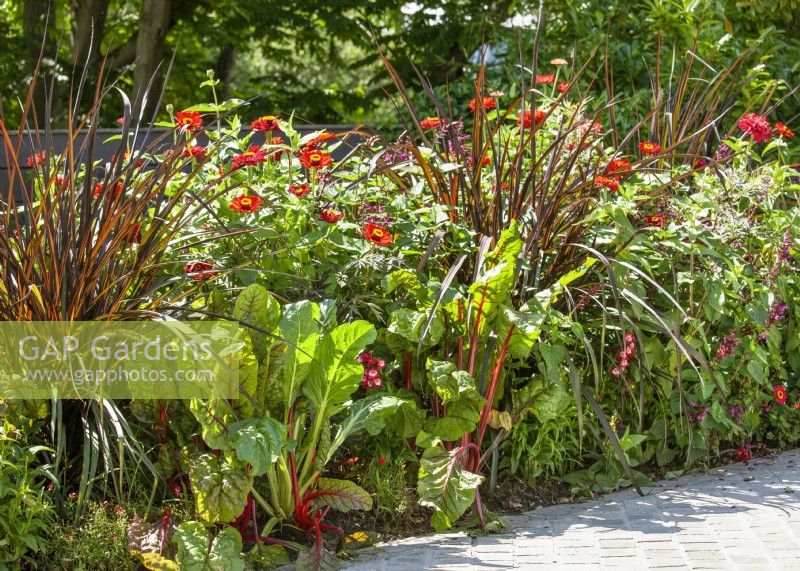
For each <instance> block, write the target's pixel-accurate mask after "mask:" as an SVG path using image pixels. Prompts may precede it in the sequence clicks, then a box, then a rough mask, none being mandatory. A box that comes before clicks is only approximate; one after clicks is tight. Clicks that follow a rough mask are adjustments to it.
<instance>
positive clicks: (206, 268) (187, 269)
mask: <svg viewBox="0 0 800 571" xmlns="http://www.w3.org/2000/svg"><path fill="white" fill-rule="evenodd" d="M213 270H214V264H212V263H211V262H189V263H188V264H186V265H185V266H184V267H183V271H184V273H185V274H186V275H187V276H189V277H190V278H192V279H193V280H195V281H198V282H199V281H203V280H207V279H211V278H213V277H214V276H216V275H217V272H215V271H213Z"/></svg>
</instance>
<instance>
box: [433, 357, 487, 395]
mask: <svg viewBox="0 0 800 571" xmlns="http://www.w3.org/2000/svg"><path fill="white" fill-rule="evenodd" d="M428 381H429V382H430V384H431V385H432V386H433V388H434V390H435V391H436V394H438V395H439V398H440V399H442V401H443V402H444V403H449V402H452V401H454V400H456V399H461V398H469V399H475V398H478V399H479V398H480V394H479V393H478V389H477V387H476V386H475V380H474V379H473V378H472V375H470V374H469V373H468V372H466V371H462V370H459V369H458V368H457V367H456V366H455V364H454V363H450V362H449V361H433V360H428Z"/></svg>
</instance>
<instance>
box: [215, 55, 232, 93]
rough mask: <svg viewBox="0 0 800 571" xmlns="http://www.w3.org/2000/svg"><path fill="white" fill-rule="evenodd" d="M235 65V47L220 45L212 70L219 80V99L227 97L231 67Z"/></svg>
mask: <svg viewBox="0 0 800 571" xmlns="http://www.w3.org/2000/svg"><path fill="white" fill-rule="evenodd" d="M235 66H236V48H235V47H234V46H231V45H226V46H222V48H221V49H220V50H219V55H218V56H217V62H216V64H215V65H214V72H215V76H216V78H217V79H219V80H220V89H219V96H220V98H221V99H227V98H228V93H229V92H230V87H231V76H232V75H233V69H234V67H235Z"/></svg>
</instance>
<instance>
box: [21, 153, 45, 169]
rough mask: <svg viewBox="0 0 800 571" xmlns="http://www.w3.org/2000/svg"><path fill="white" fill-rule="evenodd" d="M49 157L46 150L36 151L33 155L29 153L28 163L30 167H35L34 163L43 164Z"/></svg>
mask: <svg viewBox="0 0 800 571" xmlns="http://www.w3.org/2000/svg"><path fill="white" fill-rule="evenodd" d="M46 159H47V155H46V154H45V152H44V151H41V152H39V153H34V154H32V155H28V159H27V161H26V162H27V163H28V166H29V167H33V165H43V164H44V161H45V160H46Z"/></svg>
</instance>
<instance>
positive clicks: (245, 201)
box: [231, 194, 264, 214]
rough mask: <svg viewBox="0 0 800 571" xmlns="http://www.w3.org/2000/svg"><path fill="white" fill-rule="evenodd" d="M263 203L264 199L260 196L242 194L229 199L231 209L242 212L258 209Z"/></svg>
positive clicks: (248, 212)
mask: <svg viewBox="0 0 800 571" xmlns="http://www.w3.org/2000/svg"><path fill="white" fill-rule="evenodd" d="M263 203H264V201H263V200H262V198H261V197H260V196H256V195H247V194H242V195H241V196H237V197H236V198H234V199H233V200H231V210H235V211H236V212H241V213H242V214H250V213H251V212H255V211H257V210H258V209H260V208H261V206H262V205H263Z"/></svg>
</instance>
